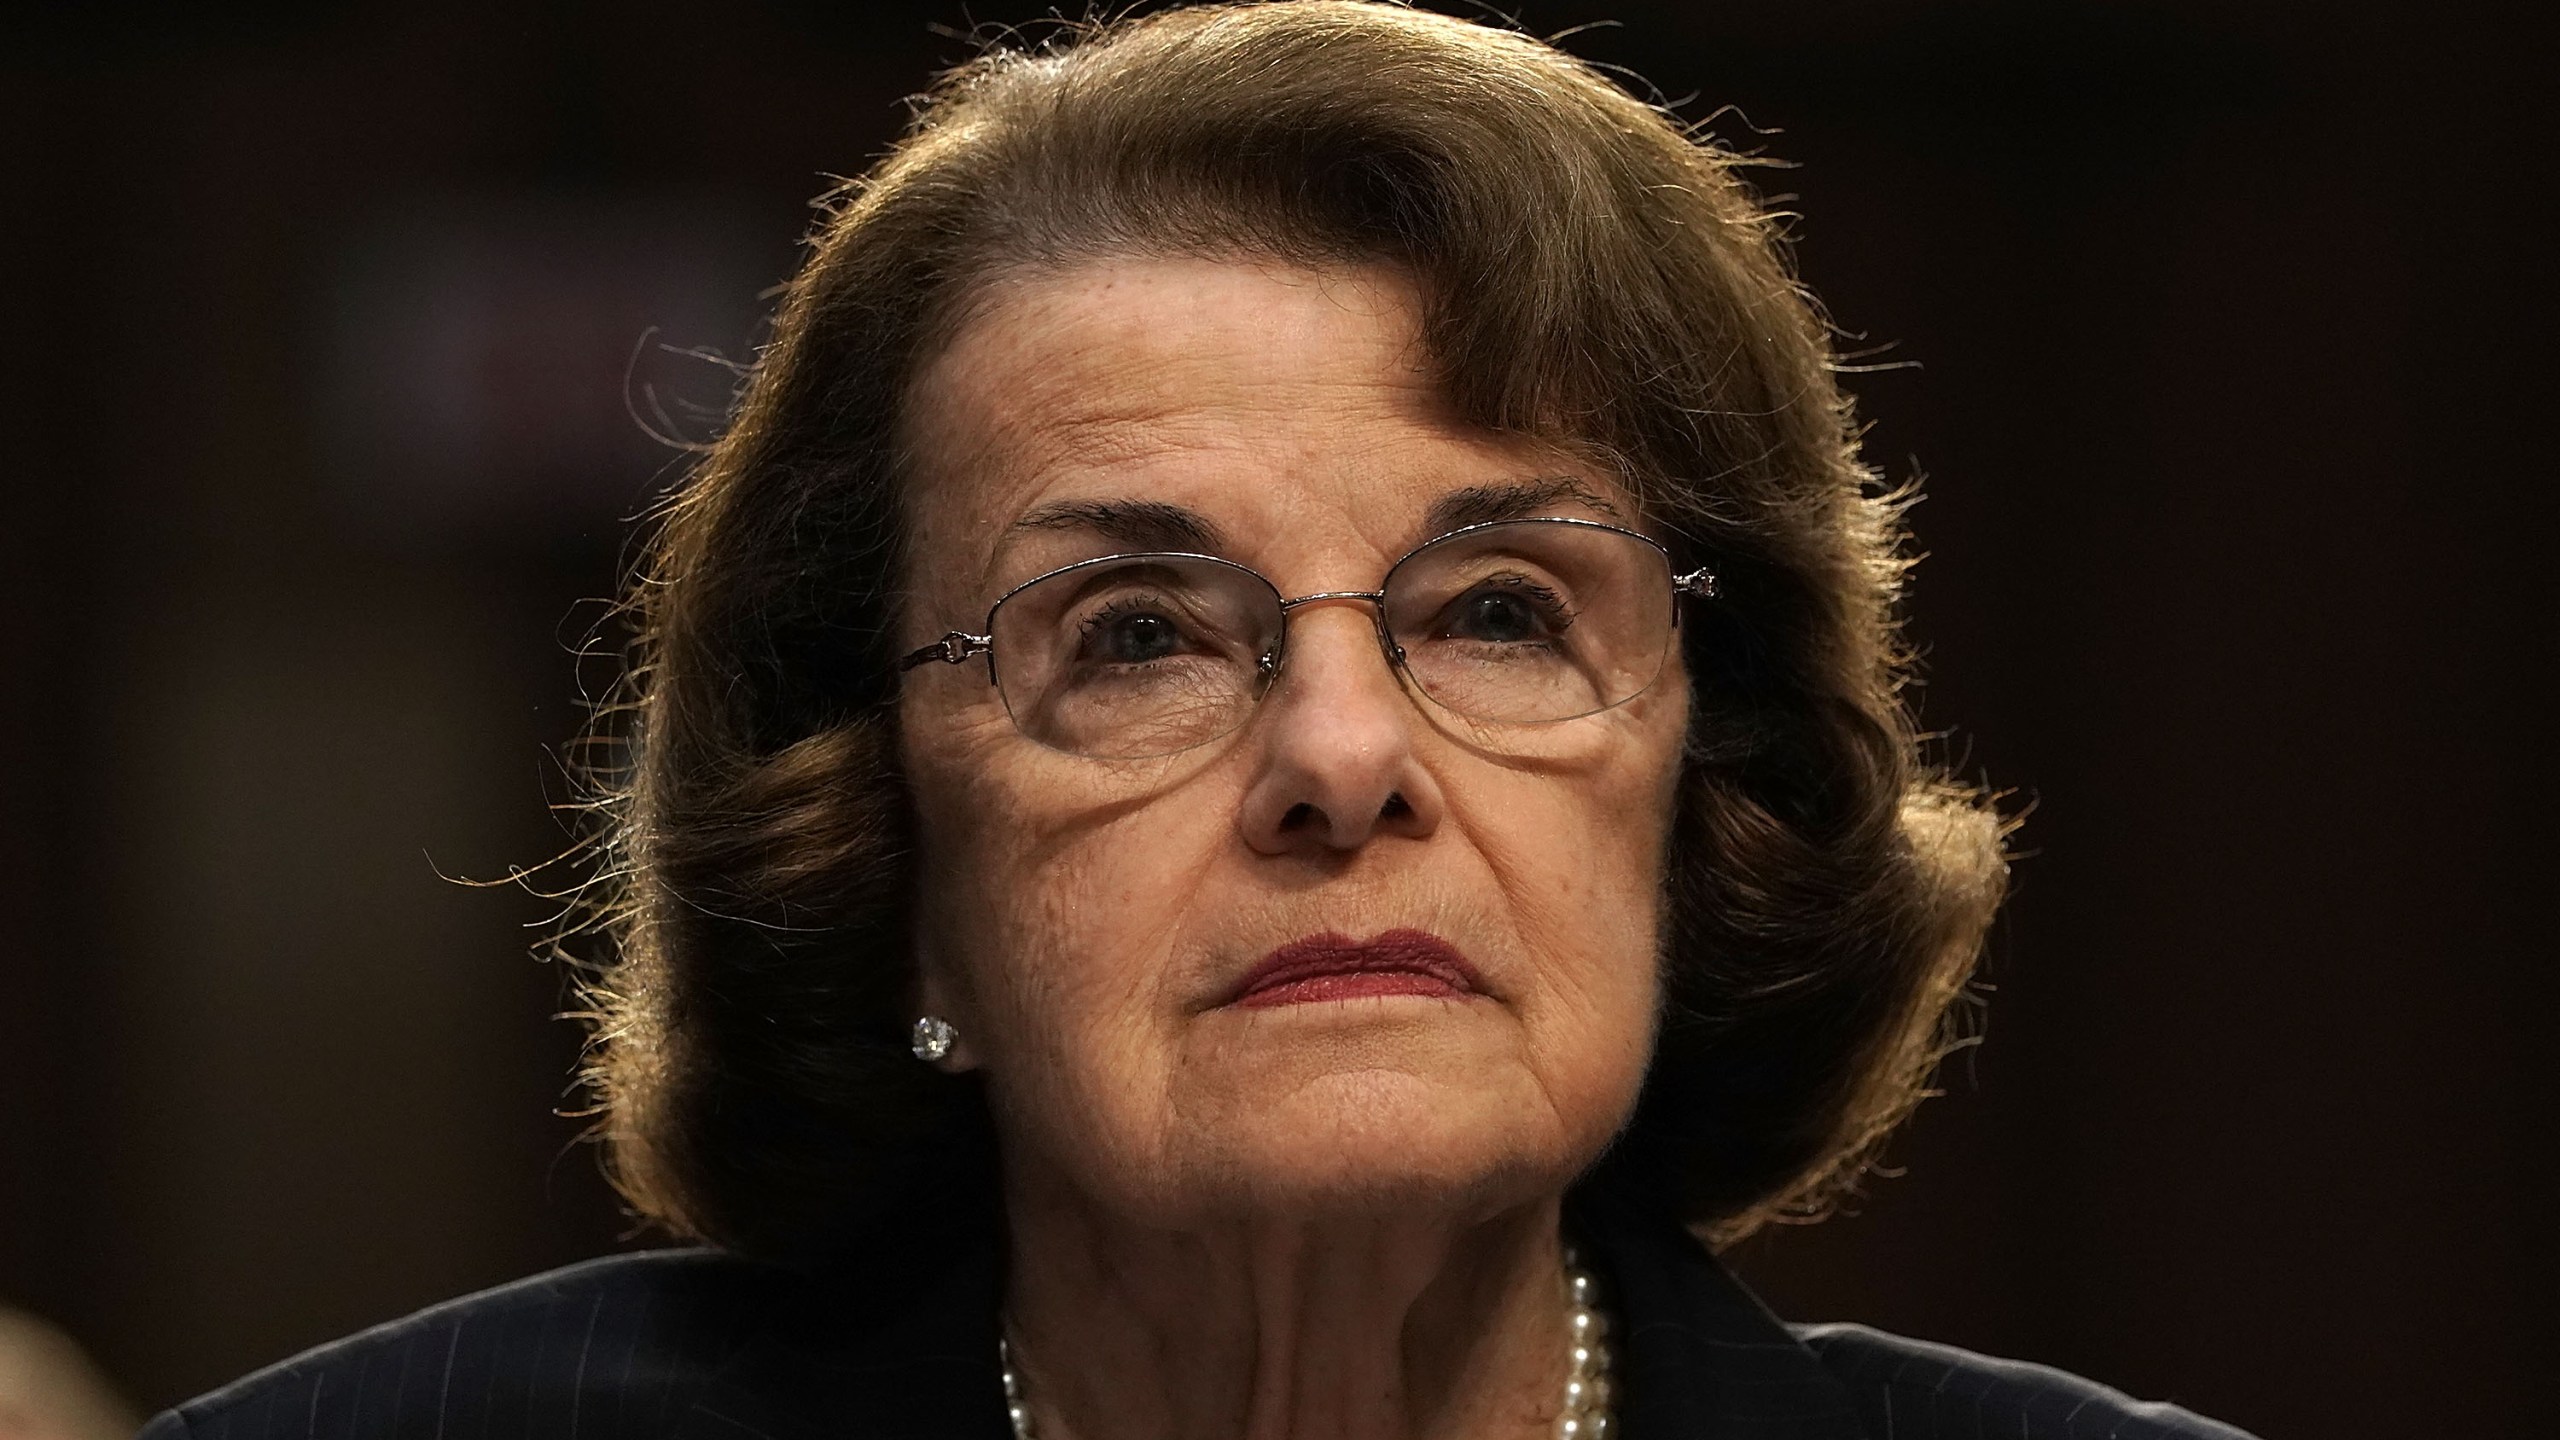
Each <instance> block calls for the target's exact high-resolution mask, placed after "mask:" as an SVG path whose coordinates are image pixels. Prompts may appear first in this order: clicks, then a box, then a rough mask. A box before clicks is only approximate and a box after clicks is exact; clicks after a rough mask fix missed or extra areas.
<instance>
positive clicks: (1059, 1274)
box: [901, 259, 1688, 1437]
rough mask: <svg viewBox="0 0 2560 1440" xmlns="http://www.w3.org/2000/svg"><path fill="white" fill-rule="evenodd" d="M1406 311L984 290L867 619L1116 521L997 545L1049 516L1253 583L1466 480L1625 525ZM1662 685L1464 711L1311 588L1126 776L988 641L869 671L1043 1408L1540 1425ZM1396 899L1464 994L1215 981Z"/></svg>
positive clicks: (1390, 278)
mask: <svg viewBox="0 0 2560 1440" xmlns="http://www.w3.org/2000/svg"><path fill="white" fill-rule="evenodd" d="M1417 324H1418V322H1417V311H1416V305H1415V297H1414V295H1413V294H1412V291H1411V289H1410V287H1409V285H1408V284H1407V283H1406V282H1405V281H1403V280H1402V279H1401V277H1399V276H1398V275H1396V274H1394V273H1392V272H1388V271H1383V270H1376V269H1357V270H1339V271H1325V272H1311V271H1306V270H1300V269H1294V268H1289V267H1285V266H1280V265H1277V264H1259V263H1254V262H1250V261H1245V260H1223V261H1222V260H1207V259H1110V260H1099V261H1092V262H1086V263H1083V264H1079V265H1077V266H1074V267H1071V268H1067V269H1063V270H1043V271H1033V272H1018V273H1014V274H1011V275H1008V276H1005V277H1001V278H999V279H997V280H995V281H993V282H991V284H990V288H989V291H988V294H987V297H986V303H985V304H984V305H983V306H982V307H981V308H980V310H979V311H978V312H977V314H976V315H975V316H974V318H972V319H971V320H970V321H969V322H968V323H967V324H965V325H964V326H963V327H962V328H961V330H960V332H959V333H958V335H957V336H956V337H955V339H954V340H953V342H952V343H951V344H950V346H949V347H948V348H947V349H946V350H945V351H944V352H943V353H941V354H940V355H939V356H937V357H935V359H934V360H933V361H932V363H931V364H929V365H928V367H927V368H926V369H925V371H924V372H923V374H922V375H921V376H920V377H919V379H918V381H917V384H916V388H915V391H914V394H913V397H912V403H911V405H910V407H909V414H910V416H911V417H912V420H911V427H912V434H911V436H910V439H911V441H912V442H913V444H914V447H915V452H916V456H917V472H916V480H915V488H914V491H913V493H912V495H911V497H910V501H909V504H910V512H911V521H912V524H913V534H914V537H915V543H914V547H913V550H912V552H911V556H910V566H909V571H908V577H907V579H908V587H909V605H908V612H907V613H908V634H907V636H906V639H907V643H909V644H910V645H919V644H923V643H926V642H927V641H930V640H931V639H933V638H934V637H936V636H938V635H940V634H941V633H942V632H943V631H944V630H946V629H968V630H975V629H977V628H979V624H980V622H981V621H982V619H983V618H984V616H985V614H986V611H987V607H988V605H989V604H990V603H991V602H992V600H993V599H994V598H995V597H996V596H998V595H1000V594H1002V593H1003V592H1004V591H1005V589H1006V588H1008V587H1010V586H1012V585H1014V584H1017V583H1019V582H1021V581H1023V580H1025V579H1028V578H1030V577H1032V576H1034V575H1037V574H1039V573H1041V572H1043V571H1046V570H1048V569H1051V568H1054V567H1056V566H1058V565H1062V564H1066V563H1068V562H1071V561H1074V560H1079V559H1085V558H1090V557H1092V556H1095V555H1101V554H1108V553H1114V552H1115V551H1118V550H1123V549H1127V548H1131V547H1130V546H1128V545H1126V544H1117V543H1114V542H1113V541H1111V540H1110V539H1107V538H1105V537H1103V536H1101V535H1098V534H1096V533H1094V532H1093V531H1092V530H1091V529H1090V528H1085V527H1079V526H1073V525H1067V526H1045V527H1041V528H1036V529H1022V528H1017V527H1016V522H1017V521H1018V520H1020V519H1021V518H1022V517H1023V516H1025V515H1026V513H1029V512H1031V511H1033V510H1034V509H1035V508H1037V507H1047V506H1053V505H1055V504H1056V503H1057V502H1060V501H1064V500H1084V501H1130V500H1145V501H1158V502H1168V503H1171V504H1174V505H1179V506H1182V507H1184V508H1186V509H1187V510H1190V511H1192V512H1195V513H1196V514H1198V515H1199V516H1201V517H1203V518H1205V519H1206V520H1208V521H1209V522H1211V523H1213V524H1214V525H1215V526H1216V527H1217V528H1218V529H1219V530H1220V531H1221V532H1223V535H1224V537H1225V553H1226V554H1227V556H1228V558H1231V559H1234V560H1237V561H1240V562H1242V563H1244V564H1246V565H1250V566H1252V567H1254V568H1255V569H1257V570H1259V571H1261V572H1262V573H1263V574H1265V575H1266V576H1268V577H1270V579H1271V580H1272V581H1273V583H1274V584H1276V585H1277V586H1278V587H1279V588H1280V590H1281V592H1282V593H1283V594H1286V595H1302V594H1308V593H1311V592H1317V591H1337V590H1370V589H1374V588H1376V586H1377V584H1378V582H1379V580H1380V578H1381V577H1382V576H1383V575H1384V573H1385V571H1386V569H1387V567H1388V566H1389V565H1391V564H1392V563H1393V562H1394V561H1395V560H1396V559H1397V557H1399V556H1401V555H1402V554H1404V553H1405V552H1406V551H1407V550H1409V549H1410V548H1412V547H1413V546H1414V545H1416V544H1418V543H1420V542H1422V541H1423V540H1426V539H1428V538H1430V535H1429V533H1428V531H1427V529H1426V524H1425V512H1426V510H1427V508H1428V507H1429V506H1430V504H1431V503H1432V502H1433V500H1434V499H1436V498H1439V497H1441V496H1444V495H1446V494H1447V493H1449V492H1451V491H1453V490H1457V489H1459V488H1462V487H1470V486H1489V485H1523V486H1525V485H1528V484H1530V483H1532V482H1539V483H1540V488H1542V489H1543V490H1546V491H1552V492H1556V493H1553V494H1550V495H1547V496H1545V497H1544V499H1543V501H1542V503H1538V504H1537V505H1536V506H1535V508H1534V509H1533V510H1532V511H1530V513H1535V514H1545V515H1558V516H1568V517H1576V518H1584V519H1602V520H1610V521H1613V522H1616V523H1622V524H1634V523H1635V521H1634V519H1633V507H1632V505H1631V503H1630V502H1629V501H1628V500H1627V498H1626V497H1625V495H1624V494H1623V492H1622V491H1621V490H1620V489H1619V488H1618V487H1617V485H1616V484H1615V482H1614V480H1613V479H1612V478H1611V477H1610V476H1608V475H1606V474H1605V473H1603V472H1601V471H1599V470H1596V469H1594V468H1593V467H1591V466H1589V465H1588V464H1584V463H1578V462H1576V461H1574V460H1572V459H1570V458H1567V457H1565V456H1563V455H1560V454H1558V453H1556V452H1554V451H1553V450H1551V449H1549V448H1546V447H1542V446H1540V445H1538V444H1535V443H1532V442H1529V441H1527V440H1523V439H1521V438H1518V437H1509V436H1499V435H1492V434H1487V433H1484V432H1482V431H1479V430H1475V429H1472V428H1469V427H1467V426H1465V425H1463V424H1462V423H1460V422H1459V421H1458V420H1457V419H1456V418H1455V417H1454V416H1453V415H1451V413H1450V412H1449V410H1448V407H1447V406H1446V404H1445V402H1444V401H1443V400H1442V399H1441V397H1440V396H1439V395H1438V394H1437V392H1436V390H1435V388H1434V386H1433V385H1432V383H1431V370H1430V363H1429V359H1428V357H1427V355H1426V354H1425V353H1424V351H1423V349H1422V347H1421V345H1420V343H1419V340H1418V331H1417ZM1678 667H1679V659H1678V656H1677V653H1676V647H1675V651H1674V654H1673V655H1672V656H1671V657H1670V658H1669V660H1668V661H1667V662H1666V668H1665V671H1664V674H1663V675H1662V677H1661V678H1660V679H1658V680H1657V681H1656V682H1655V683H1654V685H1653V686H1652V687H1651V688H1650V689H1649V690H1647V691H1646V692H1645V693H1644V694H1642V695H1640V696H1638V697H1637V698H1636V699H1634V700H1633V701H1630V702H1629V703H1627V704H1625V705H1623V706H1620V707H1618V708H1617V709H1614V710H1610V711H1607V712H1604V713H1602V714H1599V715H1594V716H1588V717H1584V718H1582V719H1578V720H1572V721H1566V722H1561V723H1558V724H1552V725H1546V726H1538V727H1519V728H1516V729H1514V730H1510V731H1503V732H1499V733H1496V732H1489V731H1486V730H1483V729H1480V728H1476V727H1471V726H1468V725H1466V724H1465V723H1463V722H1458V721H1455V720H1453V719H1452V718H1451V717H1449V716H1448V715H1447V714H1446V713H1445V712H1439V711H1436V710H1434V709H1432V708H1431V707H1428V706H1427V705H1425V704H1422V703H1419V702H1418V701H1417V700H1416V699H1415V698H1414V697H1413V696H1412V695H1410V694H1409V693H1408V692H1407V691H1406V689H1405V688H1404V687H1403V685H1402V684H1401V683H1400V681H1399V680H1398V678H1397V676H1396V674H1395V672H1394V671H1393V670H1392V669H1391V667H1390V666H1389V664H1388V662H1387V660H1386V658H1385V656H1384V655H1383V654H1382V653H1381V650H1380V648H1379V645H1378V641H1377V638H1376V635H1375V632H1374V630H1373V628H1372V622H1371V618H1370V611H1369V608H1368V607H1367V606H1366V605H1364V604H1360V603H1350V602H1346V603H1326V604H1318V605H1314V606H1310V607H1307V608H1305V609H1302V610H1300V611H1299V612H1297V613H1296V615H1295V616H1294V618H1293V619H1292V621H1291V629H1290V640H1289V655H1288V661H1287V666H1286V669H1285V671H1284V672H1283V674H1282V676H1281V678H1280V680H1279V681H1278V683H1277V684H1276V686H1275V687H1274V689H1273V690H1272V691H1271V693H1270V694H1269V695H1268V696H1267V697H1266V698H1265V699H1264V700H1263V702H1262V704H1261V706H1260V708H1259V709H1258V710H1257V711H1256V712H1255V714H1254V716H1253V718H1252V720H1251V721H1250V722H1249V723H1248V724H1247V725H1246V726H1245V727H1244V728H1243V729H1242V730H1240V731H1238V732H1236V733H1235V734H1232V735H1230V736H1228V737H1226V738H1225V739H1223V740H1220V741H1216V742H1213V743H1211V744H1209V745H1206V746H1203V747H1200V748H1199V749H1195V750H1191V751H1186V752H1183V753H1180V754H1177V755H1174V756H1171V757H1166V758H1162V759H1155V760H1147V761H1135V762H1132V761H1116V762H1113V761H1097V760H1093V759H1088V758H1082V757H1078V756H1072V755H1067V754H1063V753H1060V752H1058V751H1055V750H1051V749H1048V748H1046V747H1044V746H1042V745H1040V744H1038V743H1036V742H1034V741H1033V740H1031V739H1029V738H1028V737H1026V736H1025V735H1024V734H1023V733H1022V732H1021V731H1020V730H1019V729H1018V728H1017V727H1016V726H1015V725H1014V723H1013V721H1012V720H1011V718H1010V717H1009V716H1008V714H1007V712H1006V710H1005V708H1004V705H1003V703H1002V701H1001V699H1000V697H999V696H998V694H997V692H996V690H995V689H994V688H993V687H992V686H990V685H988V684H987V681H986V670H985V669H984V667H983V664H981V663H974V662H973V663H971V664H967V665H957V666H942V665H929V666H926V667H924V668H923V669H920V670H917V671H915V672H913V673H911V674H910V675H909V676H908V677H907V680H906V684H905V689H904V692H903V698H902V702H901V704H902V710H901V722H902V730H903V735H904V742H903V743H904V761H905V764H906V767H907V771H908V774H909V775H910V777H911V779H912V783H913V786H914V790H915V795H916V800H917V805H918V813H919V819H920V825H921V843H922V847H923V865H922V867H921V873H922V874H923V875H924V876H926V877H927V879H926V882H925V884H926V886H927V889H926V893H925V894H924V895H923V897H922V912H921V913H922V917H923V920H922V924H921V926H920V940H919V944H920V946H921V947H922V949H921V954H920V957H919V958H920V971H921V974H922V976H923V980H922V982H921V986H920V993H919V994H918V996H917V997H916V998H917V1004H918V1009H919V1011H920V1012H922V1013H931V1014H937V1015H942V1016H945V1017H947V1018H949V1019H950V1020H951V1021H953V1022H954V1024H956V1025H957V1027H958V1029H959V1032H960V1036H961V1041H960V1044H959V1046H958V1047H957V1048H956V1049H955V1050H954V1052H953V1054H952V1055H951V1056H950V1057H948V1058H947V1059H946V1060H945V1061H943V1062H942V1063H943V1064H945V1065H946V1066H949V1067H953V1068H977V1069H982V1070H983V1071H984V1072H985V1076H986V1080H987V1082H988V1087H989V1095H990V1097H991V1100H992V1103H993V1106H994V1110H995V1115H996V1121H997V1128H998V1134H999V1139H1000V1143H1001V1146H1002V1150H1003V1154H1004V1161H1005V1169H1006V1192H1007V1193H1006V1198H1007V1208H1008V1218H1009V1224H1010V1227H1011V1230H1012V1239H1013V1253H1014V1256H1015V1260H1014V1267H1013V1272H1012V1280H1011V1289H1010V1293H1009V1294H1008V1297H1007V1302H1006V1304H1007V1324H1008V1327H1009V1331H1010V1333H1011V1334H1012V1335H1013V1337H1014V1340H1015V1343H1016V1345H1017V1347H1018V1349H1019V1351H1020V1354H1021V1360H1022V1365H1023V1368H1024V1369H1025V1371H1026V1375H1027V1379H1028V1380H1029V1381H1030V1382H1031V1393H1032V1396H1033V1403H1034V1408H1035V1410H1036V1411H1037V1412H1038V1413H1039V1415H1040V1420H1041V1426H1042V1433H1043V1434H1044V1435H1086V1436H1091V1435H1094V1434H1096V1433H1097V1427H1098V1426H1099V1425H1100V1424H1101V1423H1102V1422H1103V1421H1104V1420H1106V1419H1107V1420H1108V1424H1109V1433H1110V1434H1112V1435H1114V1436H1140V1435H1147V1434H1162V1435H1182V1436H1186V1437H1203V1436H1222V1435H1247V1434H1250V1435H1256V1436H1281V1435H1293V1434H1294V1435H1307V1436H1313V1435H1318V1434H1322V1435H1326V1436H1352V1435H1382V1436H1384V1435H1426V1434H1427V1435H1451V1436H1454V1435H1470V1436H1492V1435H1512V1434H1522V1435H1526V1434H1531V1433H1536V1432H1537V1429H1538V1427H1539V1426H1540V1425H1543V1424H1550V1423H1551V1422H1552V1416H1553V1414H1554V1409H1555V1396H1556V1393H1557V1389H1558V1387H1559V1386H1560V1384H1561V1379H1562V1374H1563V1370H1562V1366H1563V1354H1562V1342H1561V1340H1560V1339H1559V1338H1558V1337H1559V1336H1560V1334H1561V1331H1560V1329H1559V1328H1558V1327H1559V1325H1560V1316H1561V1303H1562V1302H1561V1300H1560V1299H1559V1297H1558V1294H1557V1287H1556V1280H1555V1276H1556V1273H1557V1270H1556V1266H1557V1264H1558V1259H1557V1244H1558V1240H1557V1231H1556V1226H1557V1203H1558V1197H1559V1196H1560V1195H1561V1192H1562V1191H1563V1189H1564V1187H1565V1186H1566V1185H1567V1184H1569V1183H1570V1181H1571V1180H1572V1178H1573V1177H1574V1176H1575V1175H1576V1174H1577V1173H1579V1172H1580V1170H1581V1169H1582V1168H1584V1167H1585V1166H1586V1165H1588V1164H1589V1163H1590V1161H1591V1160H1592V1159H1593V1158H1594V1157H1596V1156H1597V1155H1598V1153H1599V1152H1600V1150H1601V1149H1602V1147H1604V1146H1605V1145H1606V1144H1607V1142H1608V1140H1609V1139H1610V1137H1611V1136H1612V1135H1613V1134H1614V1133H1615V1132H1616V1131H1617V1130H1618V1129H1619V1128H1620V1127H1621V1126H1622V1125H1623V1124H1624V1123H1625V1121H1626V1118H1627V1116H1628V1115H1629V1113H1630V1111H1631V1110H1632V1108H1633V1105H1634V1102H1635V1097H1636V1093H1637V1089H1638V1087H1639V1085H1640V1083H1641V1081H1642V1078H1643V1074H1644V1069H1645V1065H1646V1063H1647V1060H1648V1057H1649V1054H1650V1047H1651V1042H1652V1036H1653V1026H1654V1017H1655V1011H1656V1005H1657V1000H1658V993H1657V989H1658V981H1657V965H1656V952H1657V946H1658V941H1659V935H1660V933H1661V916H1660V910H1661V906H1660V898H1659V895H1660V878H1661V872H1662V865H1663V851H1664V845H1665V840H1666V836H1667V834H1668V829H1669V822H1670V815H1671V805H1672V791H1673V784H1674V781H1675V779H1676V775H1677V771H1678V758H1679V750H1680V741H1681V735H1682V731H1683V727H1684V725H1685V723H1686V719H1687V703H1688V701H1687V694H1688V691H1687V684H1686V681H1685V678H1684V677H1683V675H1682V674H1681V672H1680V670H1679V668H1678ZM1399 927H1406V928H1412V929H1419V930H1423V931H1427V932H1430V933H1432V934H1435V935H1438V936H1440V937H1442V938H1444V939H1446V940H1448V941H1450V942H1452V943H1454V944H1455V945H1456V946H1457V947H1458V948H1459V949H1460V950H1461V951H1463V952H1464V953H1465V955H1466V956H1467V958H1468V959H1469V960H1470V961H1471V962H1472V963H1473V964H1474V966H1475V967H1476V969H1477V970H1478V971H1479V972H1480V974H1481V976H1482V978H1483V987H1482V991H1481V992H1480V993H1477V994H1473V995H1468V996H1464V997H1459V998H1449V997H1434V996H1411V995H1406V996H1387V997H1374V996H1373V997H1365V998H1356V999H1347V1000H1332V1001H1324V1002H1319V1003H1309V1004H1296V1005H1287V1006H1280V1007H1275V1008H1262V1009H1243V1008H1235V1007H1231V1006H1228V1005H1226V1004H1225V1003H1224V1002H1225V1001H1227V1000H1228V999H1230V998H1231V997H1232V996H1233V994H1234V992H1235V988H1236V985H1237V983H1238V981H1239V978H1240V977H1241V976H1242V975H1243V974H1244V972H1245V971H1246V970H1247V969H1249V968H1250V967H1251V966H1252V965H1253V964H1254V963H1255V962H1256V961H1257V960H1259V959H1261V958H1262V957H1263V956H1264V955H1265V954H1266V953H1268V952H1269V951H1271V950H1272V949H1273V947H1275V946H1278V945H1281V944H1283V943H1285V942H1288V941H1291V940H1294V939H1297V938H1299V937H1302V936H1307V935H1310V934H1315V933H1319V932H1327V931H1332V932H1339V933H1341V934H1344V935H1347V936H1350V937H1353V938H1355V939H1365V938H1367V937H1371V936H1375V935H1377V934H1379V933H1380V932H1382V931H1386V930H1389V929H1392V928H1399ZM1175 1375H1179V1376H1180V1377H1181V1378H1180V1380H1179V1383H1177V1382H1176V1381H1175V1380H1174V1379H1173V1378H1171V1377H1172V1376H1175Z"/></svg>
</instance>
